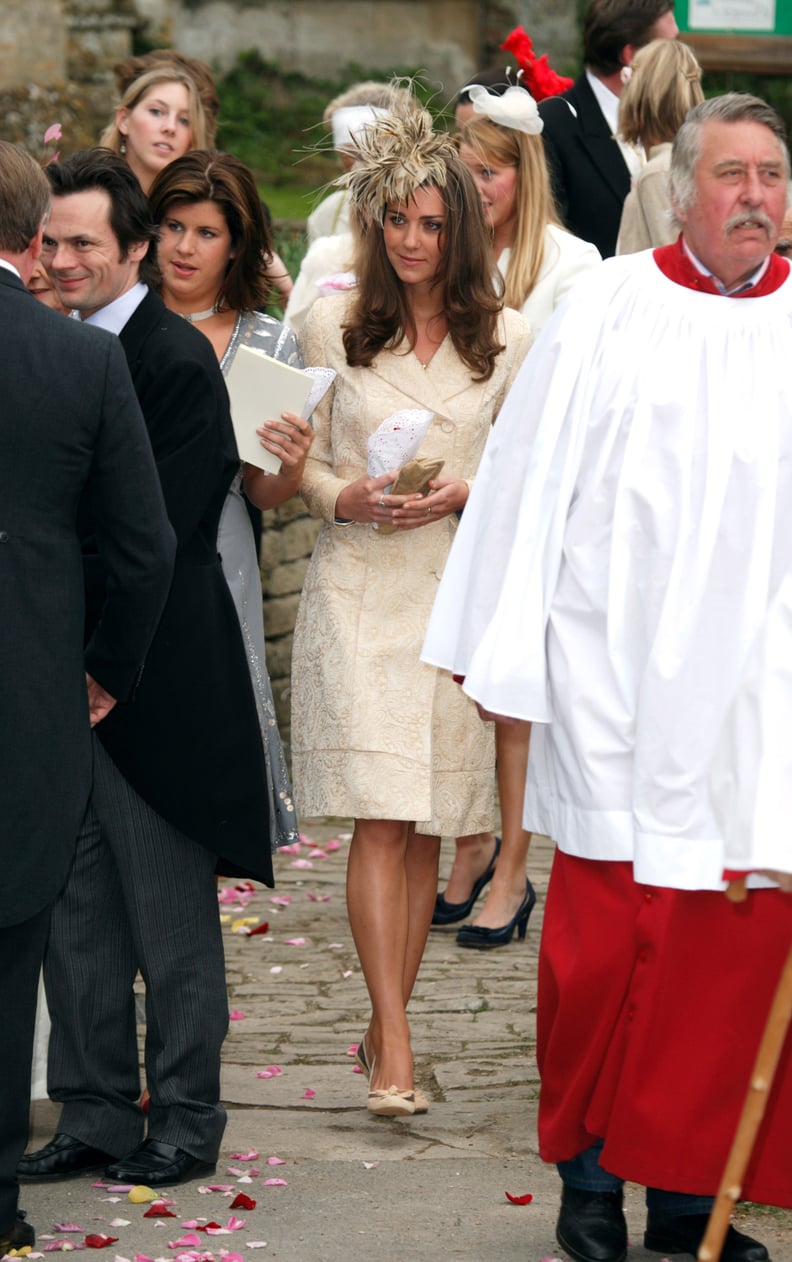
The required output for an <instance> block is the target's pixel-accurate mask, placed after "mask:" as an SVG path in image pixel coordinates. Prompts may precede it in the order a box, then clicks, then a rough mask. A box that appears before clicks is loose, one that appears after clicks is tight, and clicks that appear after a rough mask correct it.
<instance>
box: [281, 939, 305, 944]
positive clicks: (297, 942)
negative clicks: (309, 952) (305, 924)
mask: <svg viewBox="0 0 792 1262" xmlns="http://www.w3.org/2000/svg"><path fill="white" fill-rule="evenodd" d="M307 943H308V939H307V938H287V939H286V941H285V943H284V946H306V945H307Z"/></svg>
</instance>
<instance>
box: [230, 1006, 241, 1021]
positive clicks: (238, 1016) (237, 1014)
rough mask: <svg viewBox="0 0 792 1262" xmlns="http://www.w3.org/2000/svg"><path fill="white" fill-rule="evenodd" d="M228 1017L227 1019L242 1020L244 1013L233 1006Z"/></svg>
mask: <svg viewBox="0 0 792 1262" xmlns="http://www.w3.org/2000/svg"><path fill="white" fill-rule="evenodd" d="M228 1019H229V1021H244V1020H245V1014H244V1012H240V1010H239V1008H234V1010H233V1012H229V1014H228Z"/></svg>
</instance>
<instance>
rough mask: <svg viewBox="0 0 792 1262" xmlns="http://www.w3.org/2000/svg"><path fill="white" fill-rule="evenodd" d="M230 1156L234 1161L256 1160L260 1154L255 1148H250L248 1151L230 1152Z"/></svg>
mask: <svg viewBox="0 0 792 1262" xmlns="http://www.w3.org/2000/svg"><path fill="white" fill-rule="evenodd" d="M231 1156H232V1157H233V1158H234V1160H235V1161H258V1159H259V1156H260V1154H259V1153H258V1151H257V1150H256V1149H255V1148H251V1149H250V1151H249V1152H232V1153H231Z"/></svg>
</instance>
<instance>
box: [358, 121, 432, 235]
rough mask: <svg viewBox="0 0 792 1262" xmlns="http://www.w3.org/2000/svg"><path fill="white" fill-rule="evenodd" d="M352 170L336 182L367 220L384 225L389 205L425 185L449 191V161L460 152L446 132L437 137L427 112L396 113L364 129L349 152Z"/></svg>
mask: <svg viewBox="0 0 792 1262" xmlns="http://www.w3.org/2000/svg"><path fill="white" fill-rule="evenodd" d="M349 152H350V153H351V154H352V157H353V158H354V166H353V167H352V168H351V170H349V171H347V172H345V174H344V175H342V176H340V178H339V179H338V180H336V183H337V184H338V185H340V186H341V187H342V188H347V189H348V190H349V196H350V200H351V202H352V205H353V207H354V208H355V210H356V211H357V214H358V215H359V216H360V217H361V219H362V220H363V221H365V220H369V222H371V221H374V222H376V223H382V219H383V215H384V213H385V209H386V207H387V206H391V205H399V204H402V203H404V202H408V201H409V200H410V198H411V197H412V196H413V195H414V194H415V192H416V190H417V189H419V188H421V187H422V185H425V184H428V185H434V186H435V187H437V188H445V187H446V183H447V181H448V160H449V158H450V157H453V158H456V147H455V145H454V142H453V141H452V139H451V137H450V136H448V135H447V134H446V133H445V132H436V131H434V129H433V127H432V116H431V114H429V113H428V111H427V110H411V111H409V112H406V111H405V112H404V113H401V112H393V113H389V114H386V115H385V116H384V117H383V118H378V119H377V120H376V122H374V123H372V124H371V126H370V127H364V128H362V129H361V131H359V132H358V133H357V135H356V136H355V137H354V143H353V145H351V146H350V147H349Z"/></svg>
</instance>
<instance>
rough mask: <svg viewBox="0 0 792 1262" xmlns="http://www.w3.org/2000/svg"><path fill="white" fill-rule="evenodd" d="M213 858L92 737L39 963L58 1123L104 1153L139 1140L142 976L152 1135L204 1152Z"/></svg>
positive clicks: (214, 948)
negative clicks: (86, 802) (74, 836)
mask: <svg viewBox="0 0 792 1262" xmlns="http://www.w3.org/2000/svg"><path fill="white" fill-rule="evenodd" d="M215 862H216V857H215V856H214V855H212V854H211V853H210V852H209V851H208V850H206V849H204V847H203V846H200V845H198V844H196V843H195V842H193V841H190V840H189V839H188V838H187V837H185V836H184V835H183V834H182V833H180V832H179V831H178V830H177V829H175V828H174V827H172V825H170V824H169V823H167V822H166V821H165V820H164V819H162V817H161V816H159V815H158V814H157V813H156V812H155V811H153V810H152V809H151V807H149V806H148V805H147V803H145V802H144V801H143V800H142V798H140V797H138V795H137V794H136V793H135V791H134V790H133V789H132V788H131V787H130V785H129V784H128V783H127V782H126V780H125V779H124V777H123V776H122V775H121V773H120V772H119V771H118V769H117V768H116V766H115V764H114V763H113V762H112V760H111V759H110V758H109V756H108V755H107V754H106V753H105V751H104V749H103V748H102V746H101V744H100V743H99V741H98V740H97V739H96V736H94V790H93V796H92V801H91V805H90V807H89V809H88V812H87V815H86V819H85V822H84V824H83V828H82V831H81V833H80V837H79V840H78V843H77V851H76V854H75V859H74V864H73V866H72V869H71V872H70V873H69V877H68V880H67V882H66V886H65V888H64V890H63V892H62V894H61V895H60V897H59V899H58V901H57V902H56V904H55V907H54V909H53V914H52V926H51V931H50V940H49V944H48V947H47V953H46V957H45V963H44V981H45V984H46V988H47V1003H48V1005H49V1009H50V1014H51V1017H52V1034H51V1038H50V1048H49V1063H48V1091H49V1095H50V1097H51V1099H53V1100H57V1101H59V1102H61V1103H62V1104H63V1111H62V1113H61V1119H60V1123H59V1126H58V1130H59V1131H62V1132H63V1133H64V1134H67V1135H71V1136H72V1137H73V1138H75V1139H80V1140H82V1141H83V1143H86V1144H90V1145H91V1146H92V1147H94V1148H99V1149H102V1150H103V1151H104V1152H107V1153H110V1154H111V1156H114V1157H123V1156H126V1155H127V1154H128V1153H130V1152H131V1151H132V1150H133V1149H134V1148H136V1147H137V1145H138V1144H139V1143H140V1142H141V1140H142V1139H143V1138H144V1131H145V1116H144V1114H143V1113H142V1112H141V1110H140V1109H139V1108H138V1104H137V1101H138V1099H139V1097H140V1091H141V1084H140V1073H139V1067H138V1047H137V1032H136V1020H135V1000H134V993H133V983H134V981H135V977H136V975H137V972H138V970H140V973H141V974H142V977H143V980H144V982H145V986H146V1038H145V1071H146V1084H147V1086H148V1089H149V1092H150V1093H151V1105H150V1111H149V1115H148V1135H149V1137H150V1138H152V1139H158V1140H163V1141H164V1142H166V1143H169V1144H175V1145H176V1146H177V1147H179V1148H183V1149H185V1150H186V1151H187V1152H189V1153H192V1154H193V1156H195V1157H198V1158H199V1159H202V1160H205V1161H214V1160H215V1159H216V1158H217V1154H218V1150H219V1147H220V1141H221V1139H222V1135H223V1130H224V1128H225V1121H226V1115H225V1110H224V1109H223V1108H222V1107H221V1106H220V1103H219V1100H220V1050H221V1047H222V1044H223V1039H224V1038H225V1035H226V1031H227V1028H228V999H227V994H226V981H225V962H224V957H223V943H222V937H221V932H220V920H219V916H218V907H217V889H216V884H215V879H214V868H215Z"/></svg>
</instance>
